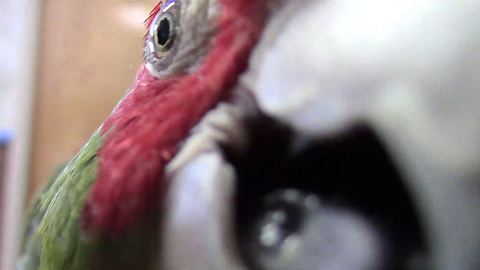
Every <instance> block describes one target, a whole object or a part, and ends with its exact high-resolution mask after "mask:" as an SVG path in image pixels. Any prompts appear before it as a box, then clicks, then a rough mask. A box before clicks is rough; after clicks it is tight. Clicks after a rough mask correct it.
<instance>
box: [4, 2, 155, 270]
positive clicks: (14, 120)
mask: <svg viewBox="0 0 480 270" xmlns="http://www.w3.org/2000/svg"><path fill="white" fill-rule="evenodd" d="M156 3H157V0H115V1H112V0H68V1H61V0H43V1H39V0H0V240H1V242H0V243H1V245H0V269H1V270H7V269H14V267H13V261H14V260H13V258H14V257H15V253H16V250H17V248H18V243H17V242H16V239H18V235H19V234H20V233H21V227H22V226H19V224H20V223H21V220H22V219H23V217H24V213H25V211H24V209H25V207H26V205H27V204H28V203H29V202H31V200H32V198H33V197H34V196H35V194H36V193H38V191H39V189H40V188H41V186H42V184H44V183H45V181H47V180H48V178H49V176H50V175H51V174H52V173H53V172H54V170H55V168H57V167H58V166H59V165H61V164H62V163H64V162H65V161H68V160H69V159H70V158H71V157H72V155H74V154H75V152H76V151H77V150H78V149H79V148H80V147H81V146H82V144H83V143H84V142H85V141H86V140H87V139H88V137H89V136H90V134H91V133H92V132H93V131H94V130H95V129H96V128H97V127H98V125H99V124H100V123H101V122H102V120H103V119H104V118H105V117H106V116H107V115H108V114H109V113H110V111H111V110H112V109H113V107H114V106H115V104H116V103H117V102H118V100H119V98H120V97H121V96H122V95H123V94H124V93H125V91H126V90H127V89H128V87H129V86H130V84H131V83H132V81H133V79H134V76H135V73H136V71H137V68H138V66H139V64H140V63H141V62H142V58H143V55H142V52H143V48H142V47H143V35H144V33H145V30H144V26H143V22H144V20H145V18H146V17H147V15H148V13H149V11H150V9H151V8H152V7H153V6H154V5H155V4H156Z"/></svg>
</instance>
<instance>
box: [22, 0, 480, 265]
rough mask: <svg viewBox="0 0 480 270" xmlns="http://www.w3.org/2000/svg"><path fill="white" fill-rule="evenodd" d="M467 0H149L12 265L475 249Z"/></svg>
mask: <svg viewBox="0 0 480 270" xmlns="http://www.w3.org/2000/svg"><path fill="white" fill-rule="evenodd" d="M479 11H480V5H479V4H478V3H477V2H476V1H475V0H465V1H453V0H435V1H434V0H426V1H415V0H406V1H395V0H364V1H356V0H295V1H293V0H291V1H288V0H163V1H161V2H160V3H159V4H158V5H157V6H156V7H155V8H154V10H153V11H152V13H151V15H150V16H149V18H148V19H147V21H146V25H147V28H148V32H147V34H146V36H145V46H144V55H145V62H144V64H143V65H142V67H141V68H140V70H139V72H138V74H137V76H136V79H135V82H134V84H133V86H132V87H131V89H130V90H129V91H128V92H127V94H126V95H125V97H124V98H123V99H122V100H121V101H120V103H119V104H118V105H117V107H116V108H115V109H114V111H113V112H112V114H111V115H110V116H109V117H108V118H107V119H106V120H105V122H104V123H103V125H102V126H101V127H100V129H99V130H98V132H97V133H95V134H94V136H93V137H92V139H91V140H90V142H89V143H87V145H86V146H85V147H84V149H82V151H81V152H80V153H79V155H77V156H76V157H75V158H74V159H73V160H72V161H71V162H70V164H69V165H68V166H67V167H66V169H65V170H64V171H63V172H62V173H61V174H60V175H59V176H58V177H57V179H56V180H54V181H53V182H52V184H51V185H50V186H49V187H47V189H46V192H45V193H44V195H42V196H41V197H40V199H39V202H38V203H37V204H36V209H37V211H36V212H34V214H33V220H34V222H32V224H33V225H32V227H31V228H30V229H29V234H28V235H33V236H28V237H27V240H26V244H25V248H24V249H25V250H26V251H25V252H24V255H23V257H22V258H23V259H22V260H23V265H24V267H23V268H20V269H52V270H55V269H131V268H132V267H133V268H135V269H143V268H146V269H161V270H214V269H228V270H307V269H308V270H311V269H328V270H384V269H394V270H397V269H398V270H450V269H458V270H475V269H478V268H479V267H480V260H479V259H478V256H477V255H478V254H477V253H478V249H479V248H480V230H478V229H477V228H478V227H479V225H480V211H479V210H478V207H476V206H477V205H479V203H480V179H479V173H480V171H479V168H480V167H479V166H478V164H480V143H478V137H479V134H480V122H479V121H478V119H480V102H479V100H480V91H478V90H477V87H478V85H480V79H479V78H480V77H479V76H478V74H477V73H478V72H479V71H480V51H479V50H478V46H479V44H480V28H478V27H477V26H478V25H480V17H479V16H478V15H477V14H478V12H479ZM139 231H141V232H143V233H140V235H141V237H140V238H139V239H140V240H138V239H137V240H132V239H134V238H135V237H138V232H139ZM145 232H146V233H145ZM25 254H26V255H25ZM32 254H33V255H32ZM147 254H148V255H147ZM105 257H110V258H109V259H105ZM85 258H88V259H85ZM133 258H135V260H134V259H133ZM139 258H140V259H139ZM138 260H143V261H144V262H147V263H145V264H141V266H140V265H139V264H134V263H131V264H123V262H128V261H135V262H137V261H138ZM86 261H87V262H86ZM92 261H93V263H92ZM112 261H117V264H115V267H113V266H112V265H111V264H109V263H111V262H112ZM118 261H121V262H122V263H118ZM32 265H33V266H34V267H30V266H32ZM26 266H28V267H26ZM37 266H38V267H37ZM87 266H88V267H93V268H88V267H87ZM137 267H138V268H137Z"/></svg>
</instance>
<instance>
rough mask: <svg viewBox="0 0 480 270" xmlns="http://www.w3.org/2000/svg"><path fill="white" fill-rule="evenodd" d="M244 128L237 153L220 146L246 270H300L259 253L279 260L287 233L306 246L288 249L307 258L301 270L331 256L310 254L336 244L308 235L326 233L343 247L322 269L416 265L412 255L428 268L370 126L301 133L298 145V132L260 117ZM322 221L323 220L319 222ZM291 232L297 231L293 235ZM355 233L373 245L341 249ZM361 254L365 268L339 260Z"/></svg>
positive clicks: (409, 206) (401, 187)
mask: <svg viewBox="0 0 480 270" xmlns="http://www.w3.org/2000/svg"><path fill="white" fill-rule="evenodd" d="M248 132H249V140H250V142H249V145H250V146H249V149H247V151H246V152H243V153H242V154H241V155H236V154H235V153H234V152H232V151H229V150H228V147H225V148H224V150H225V156H226V158H227V159H228V160H229V162H230V163H231V164H232V165H233V166H234V168H235V173H236V177H237V186H236V205H235V207H236V210H235V211H236V212H235V215H236V216H235V223H236V230H237V236H238V240H239V241H238V242H239V244H240V249H241V250H243V254H244V257H245V260H246V261H249V262H250V264H251V267H252V269H255V270H270V269H275V270H276V269H304V268H295V267H290V268H281V267H280V266H279V267H280V268H275V267H273V268H272V266H268V267H267V266H266V265H265V264H264V263H265V260H266V261H270V262H274V261H275V260H277V259H278V260H279V261H276V262H283V259H282V258H284V255H285V254H284V253H282V252H283V251H282V250H284V249H285V245H286V244H288V245H291V243H294V242H295V241H293V242H291V241H290V240H291V239H297V240H298V239H306V242H302V241H300V242H298V241H297V240H296V241H297V243H302V245H303V247H306V246H308V247H309V248H308V249H302V252H301V253H293V254H295V256H293V255H292V253H288V254H290V255H289V256H293V257H290V259H291V260H293V261H295V260H298V261H302V262H303V263H302V265H303V266H302V267H304V266H305V262H310V263H312V264H313V265H310V268H305V269H317V268H316V266H317V265H321V264H322V263H326V264H328V262H332V260H334V259H335V258H334V257H322V256H320V255H319V256H312V254H315V253H320V252H321V251H322V250H323V251H325V250H330V251H331V250H335V248H334V247H333V246H332V247H331V248H330V247H325V246H328V244H325V243H326V242H325V241H323V240H321V239H317V238H315V237H313V236H315V235H322V236H323V237H324V238H322V239H331V240H332V241H331V243H336V244H335V245H336V246H337V247H338V249H337V251H342V250H343V251H344V253H343V255H342V256H344V257H343V259H342V260H338V261H337V263H339V264H337V265H334V266H332V268H328V267H327V266H325V267H327V268H325V269H335V270H337V269H338V270H343V269H350V270H351V269H369V270H375V269H392V270H410V269H418V267H417V268H415V266H412V261H417V262H419V261H420V262H419V263H416V265H422V269H427V267H424V266H425V265H427V264H428V263H425V262H424V261H426V259H425V258H427V255H428V254H427V252H428V247H427V246H426V243H425V240H424V234H423V231H422V228H421V225H420V223H419V219H418V216H417V213H416V209H415V207H414V204H413V201H412V199H411V197H410V194H409V190H408V188H407V187H406V186H405V181H404V180H403V179H402V177H401V174H400V173H399V172H398V171H397V169H396V167H395V165H394V163H393V162H392V160H391V159H390V156H389V154H388V151H386V148H385V147H384V146H383V144H382V143H381V141H380V140H379V139H378V137H377V136H376V134H375V133H374V132H373V131H372V130H371V129H369V128H368V127H365V126H358V127H355V128H352V129H350V130H347V131H346V132H345V133H342V134H337V135H336V136H332V137H330V138H318V139H316V140H308V141H307V140H304V141H307V143H305V144H304V147H302V148H301V150H298V149H300V148H299V147H296V146H298V144H297V143H296V141H297V138H298V135H296V134H295V133H294V132H293V131H292V130H291V129H289V128H288V127H287V126H284V125H282V124H280V123H277V122H275V121H274V120H272V119H269V118H267V117H264V118H261V119H255V120H254V121H252V122H251V123H250V124H249V130H248ZM292 190H293V191H295V192H297V193H298V194H300V195H298V196H297V197H298V198H300V199H298V200H297V201H295V200H293V201H289V200H287V199H286V197H287V195H286V194H288V192H287V191H290V193H291V191H292ZM305 196H307V197H309V198H316V199H315V200H316V201H318V202H319V205H320V206H318V210H313V211H310V210H308V209H306V208H305V205H303V204H302V199H301V198H303V199H305V198H304V197H305ZM271 198H276V199H271ZM272 200H273V201H275V203H273V204H272V202H271V201H272ZM320 220H323V221H322V222H319V221H320ZM317 221H318V222H317ZM306 224H310V225H308V226H306ZM321 224H330V225H329V226H327V227H322V228H321V227H318V226H320V225H321ZM335 224H336V225H335ZM315 226H317V227H315ZM306 228H310V229H311V230H306ZM342 230H345V231H342ZM317 233H318V234H317ZM298 235H303V236H304V237H303V238H298V237H297V238H295V237H293V236H298ZM342 235H343V236H344V237H343V238H342ZM362 237H363V238H362ZM354 239H364V243H365V244H366V247H363V248H362V247H361V245H357V246H356V247H359V250H364V249H371V250H375V248H377V250H376V251H375V252H372V253H371V254H369V255H368V254H366V253H365V254H363V255H362V253H361V252H360V253H359V252H357V251H355V250H356V249H355V248H354V249H349V248H346V247H350V248H351V247H354V246H355V245H353V244H352V243H353V242H351V241H353V240H354ZM289 241H290V242H289ZM314 241H316V242H314ZM322 241H323V242H322ZM327 242H328V241H327ZM289 243H290V244H289ZM347 243H348V244H347ZM368 243H371V244H368ZM372 243H376V244H372ZM368 246H371V247H375V248H368ZM378 247H381V248H380V249H378ZM352 250H353V251H352ZM349 252H350V253H349ZM352 252H353V253H352ZM282 254H283V255H282ZM336 254H340V255H341V254H342V253H341V252H336ZM356 255H359V256H360V257H358V258H357V257H355V256H356ZM309 256H310V257H309ZM274 258H275V259H274ZM293 258H296V259H293ZM309 258H310V259H312V260H310V259H309ZM322 258H323V259H322ZM338 258H340V257H337V259H338ZM360 258H363V259H360ZM365 258H370V259H369V260H367V261H369V263H371V266H368V267H367V268H361V267H360V266H361V265H362V264H361V263H357V264H358V265H359V266H358V267H360V268H353V267H349V266H347V265H348V264H342V263H341V262H342V261H343V262H344V263H346V262H348V261H349V260H348V259H352V260H353V261H356V260H357V259H358V260H364V259H365ZM372 258H375V259H372ZM329 259H331V260H329ZM315 260H317V261H315ZM318 260H325V261H318ZM290 262H291V261H290ZM269 265H270V264H269ZM280 265H287V264H280ZM342 265H343V266H342ZM365 265H367V264H365ZM380 265H384V266H382V267H383V268H379V267H381V266H380ZM305 267H306V266H305ZM334 267H337V268H334ZM338 267H340V268H338Z"/></svg>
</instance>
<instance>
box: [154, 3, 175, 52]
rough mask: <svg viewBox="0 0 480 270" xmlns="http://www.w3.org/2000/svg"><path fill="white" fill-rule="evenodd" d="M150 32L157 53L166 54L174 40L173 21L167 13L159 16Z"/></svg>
mask: <svg viewBox="0 0 480 270" xmlns="http://www.w3.org/2000/svg"><path fill="white" fill-rule="evenodd" d="M150 31H151V32H152V33H151V34H150V35H151V36H152V42H153V43H154V46H155V51H156V52H157V53H164V52H167V51H168V50H169V49H170V48H171V47H172V45H173V42H174V40H175V21H174V19H173V18H172V16H171V15H170V14H169V13H162V14H160V15H159V16H158V17H157V18H156V20H155V21H154V24H153V25H152V28H151V29H150Z"/></svg>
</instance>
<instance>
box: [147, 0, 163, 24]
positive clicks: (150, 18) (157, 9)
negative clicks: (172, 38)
mask: <svg viewBox="0 0 480 270" xmlns="http://www.w3.org/2000/svg"><path fill="white" fill-rule="evenodd" d="M163 2H165V1H164V0H162V1H160V2H159V3H158V4H157V5H156V6H155V7H154V8H153V9H152V11H151V12H150V14H149V15H148V18H147V19H146V20H145V27H146V28H147V29H149V28H150V26H152V23H153V19H155V16H157V14H158V13H159V12H160V10H161V9H162V5H163Z"/></svg>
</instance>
